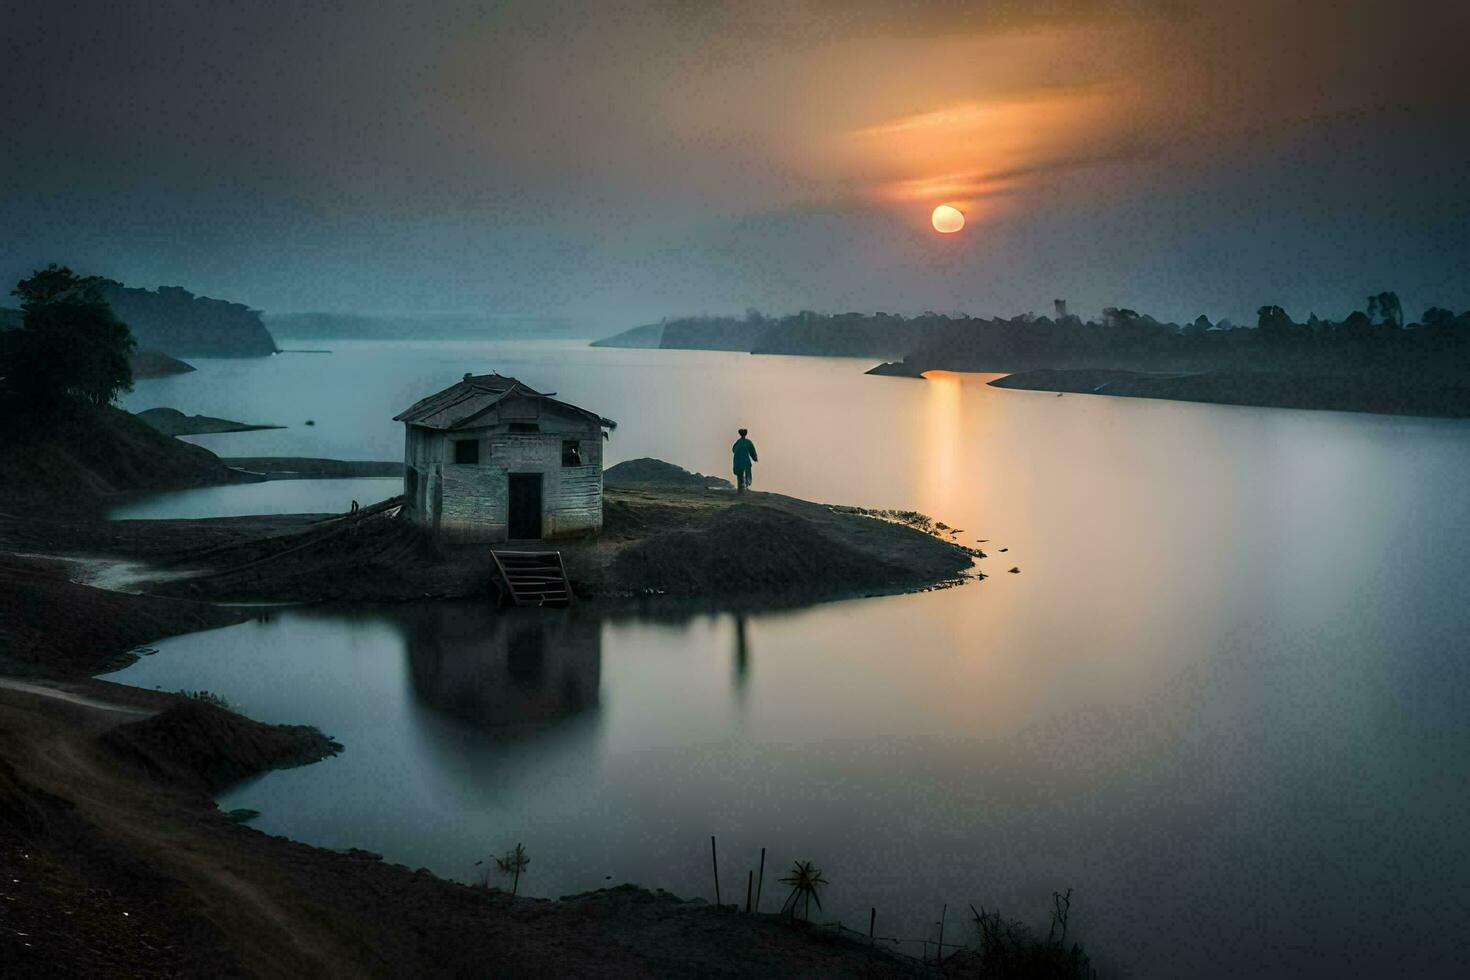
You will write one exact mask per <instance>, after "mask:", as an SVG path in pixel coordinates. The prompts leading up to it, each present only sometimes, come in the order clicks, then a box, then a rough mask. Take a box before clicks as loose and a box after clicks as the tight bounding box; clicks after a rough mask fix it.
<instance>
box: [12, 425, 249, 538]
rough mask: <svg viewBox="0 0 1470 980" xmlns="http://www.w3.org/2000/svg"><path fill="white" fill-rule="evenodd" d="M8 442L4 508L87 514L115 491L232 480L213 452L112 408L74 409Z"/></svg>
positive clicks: (24, 429) (114, 493) (172, 488)
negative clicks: (81, 510)
mask: <svg viewBox="0 0 1470 980" xmlns="http://www.w3.org/2000/svg"><path fill="white" fill-rule="evenodd" d="M7 442H8V443H9V444H8V445H7V446H6V451H5V452H4V453H0V500H3V501H4V505H0V506H4V508H5V509H6V510H11V509H12V508H14V509H18V510H31V511H41V512H53V511H56V510H77V509H89V508H95V507H96V506H98V505H99V504H100V503H101V502H102V501H104V500H105V499H106V498H107V497H109V496H114V495H117V494H123V493H130V492H137V491H140V490H174V489H179V488H181V487H196V486H207V485H210V484H215V483H228V482H230V481H231V479H232V477H231V474H230V471H229V469H228V468H227V467H226V466H225V465H224V464H223V463H221V462H220V460H219V457H217V456H215V454H214V453H212V452H210V451H209V450H207V449H202V448H200V447H199V446H191V445H189V444H188V443H186V442H181V441H180V440H178V439H175V438H173V437H172V436H167V435H164V434H163V433H161V432H158V431H157V430H155V429H153V428H152V427H151V426H149V425H148V424H147V423H146V422H143V421H141V420H140V419H138V418H137V417H136V416H133V415H130V414H129V413H127V412H124V411H122V410H121V409H118V408H113V407H112V406H110V405H108V406H100V407H97V406H88V407H78V408H76V409H75V410H74V411H71V412H69V413H67V414H66V415H65V416H64V417H62V418H59V419H57V420H55V421H54V422H52V423H50V424H48V425H46V426H44V427H29V426H28V427H25V428H23V429H20V430H19V431H16V432H13V433H8V434H7Z"/></svg>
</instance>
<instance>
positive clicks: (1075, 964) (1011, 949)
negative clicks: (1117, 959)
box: [970, 888, 1097, 980]
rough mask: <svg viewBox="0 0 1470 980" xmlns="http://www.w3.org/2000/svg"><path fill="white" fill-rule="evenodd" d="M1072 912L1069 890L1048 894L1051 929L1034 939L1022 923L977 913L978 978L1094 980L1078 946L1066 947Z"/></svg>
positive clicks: (1094, 972)
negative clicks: (1068, 922) (1068, 921)
mask: <svg viewBox="0 0 1470 980" xmlns="http://www.w3.org/2000/svg"><path fill="white" fill-rule="evenodd" d="M1071 909H1072V889H1070V888H1069V889H1067V891H1066V893H1065V894H1063V893H1061V892H1053V893H1052V912H1051V926H1050V928H1049V929H1048V930H1047V933H1046V938H1045V939H1040V938H1038V937H1037V936H1036V935H1035V934H1034V933H1033V932H1032V931H1031V930H1030V929H1028V928H1027V927H1026V926H1025V925H1024V924H1022V923H1020V922H1017V921H1015V920H1013V919H1006V918H1003V917H1002V916H1001V914H1000V912H999V911H998V910H997V911H991V912H987V911H985V908H984V907H983V906H982V907H981V908H980V909H979V910H978V911H977V910H976V909H975V906H973V905H971V906H970V911H971V912H972V913H974V916H975V927H976V929H977V930H978V931H979V933H980V976H982V977H1006V978H1014V980H1096V978H1097V970H1095V969H1094V968H1093V966H1092V961H1091V960H1090V959H1088V956H1087V953H1086V952H1085V951H1084V950H1083V948H1082V945H1081V944H1080V943H1075V942H1074V943H1072V945H1071V946H1068V945H1067V918H1068V916H1069V915H1070V913H1071Z"/></svg>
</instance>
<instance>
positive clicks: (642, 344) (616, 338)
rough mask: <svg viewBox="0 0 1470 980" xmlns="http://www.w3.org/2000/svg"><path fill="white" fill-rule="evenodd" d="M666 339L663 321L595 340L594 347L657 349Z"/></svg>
mask: <svg viewBox="0 0 1470 980" xmlns="http://www.w3.org/2000/svg"><path fill="white" fill-rule="evenodd" d="M663 339H664V325H663V324H662V323H645V324H644V325H643V326H641V327H631V328H629V329H627V330H624V331H623V332H622V333H619V334H614V335H613V336H611V337H604V338H602V339H601V340H594V341H593V342H592V346H593V347H633V348H637V349H640V350H654V349H657V348H658V347H659V346H660V345H661V344H662V343H663Z"/></svg>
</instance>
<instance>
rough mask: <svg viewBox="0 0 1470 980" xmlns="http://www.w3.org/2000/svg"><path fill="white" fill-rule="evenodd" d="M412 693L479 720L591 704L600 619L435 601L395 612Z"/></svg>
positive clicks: (520, 720) (535, 717)
mask: <svg viewBox="0 0 1470 980" xmlns="http://www.w3.org/2000/svg"><path fill="white" fill-rule="evenodd" d="M400 623H401V625H402V627H403V629H404V633H405V637H406V640H407V644H406V645H407V648H408V664H409V676H410V679H411V682H412V685H413V691H414V694H415V695H416V696H417V697H418V699H419V700H420V701H421V702H423V703H424V704H426V705H428V706H429V707H431V708H432V709H434V710H435V711H437V712H439V713H442V714H446V715H450V716H453V717H454V718H457V719H460V720H461V721H466V722H470V723H471V724H474V725H476V726H481V727H501V726H512V725H523V724H528V723H537V722H542V723H544V722H550V721H556V720H557V719H560V718H566V717H570V716H572V715H576V714H580V713H582V712H586V711H590V710H592V709H594V708H596V707H597V706H598V703H599V692H600V688H601V684H602V624H601V620H599V619H598V618H596V617H595V616H581V615H578V612H577V610H576V609H570V610H567V609H495V608H493V607H492V606H491V605H490V604H488V603H478V602H475V603H470V602H465V603H457V602H437V603H426V604H423V605H421V606H417V607H413V608H406V609H404V610H403V612H402V615H401V617H400Z"/></svg>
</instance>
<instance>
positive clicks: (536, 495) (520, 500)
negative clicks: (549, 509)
mask: <svg viewBox="0 0 1470 980" xmlns="http://www.w3.org/2000/svg"><path fill="white" fill-rule="evenodd" d="M507 492H508V493H509V494H510V500H509V501H508V502H507V503H508V506H507V508H506V511H507V513H508V515H509V524H510V527H509V529H508V534H507V536H508V537H509V538H510V539H511V540H512V541H533V540H540V538H541V474H540V473H512V474H510V485H509V489H508V491H507Z"/></svg>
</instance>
